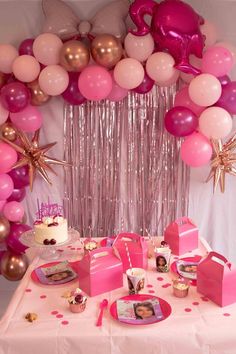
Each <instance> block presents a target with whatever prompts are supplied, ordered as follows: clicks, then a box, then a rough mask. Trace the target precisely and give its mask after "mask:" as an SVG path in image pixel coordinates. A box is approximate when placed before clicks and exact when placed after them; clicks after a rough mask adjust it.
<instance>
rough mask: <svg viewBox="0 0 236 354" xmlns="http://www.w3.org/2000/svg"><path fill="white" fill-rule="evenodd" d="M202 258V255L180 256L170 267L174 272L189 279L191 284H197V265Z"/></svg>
mask: <svg viewBox="0 0 236 354" xmlns="http://www.w3.org/2000/svg"><path fill="white" fill-rule="evenodd" d="M201 259H202V257H201V256H194V257H186V258H180V259H178V260H177V261H175V262H173V263H172V264H171V267H170V269H171V271H172V272H173V273H175V274H178V275H180V276H182V277H184V278H186V279H189V280H190V284H191V285H193V286H196V285H197V266H198V263H199V262H200V260H201Z"/></svg>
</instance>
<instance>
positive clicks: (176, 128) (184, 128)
mask: <svg viewBox="0 0 236 354" xmlns="http://www.w3.org/2000/svg"><path fill="white" fill-rule="evenodd" d="M165 127H166V130H167V131H168V132H169V133H170V134H172V135H174V136H176V137H183V136H187V135H190V134H192V133H193V132H194V131H195V130H196V129H197V127H198V118H197V116H196V115H195V114H194V113H193V112H192V111H190V109H188V108H186V107H173V108H171V109H170V110H169V111H168V112H167V113H166V115H165Z"/></svg>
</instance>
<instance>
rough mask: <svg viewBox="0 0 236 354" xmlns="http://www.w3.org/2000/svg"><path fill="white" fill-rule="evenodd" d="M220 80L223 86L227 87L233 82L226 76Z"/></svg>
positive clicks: (219, 78)
mask: <svg viewBox="0 0 236 354" xmlns="http://www.w3.org/2000/svg"><path fill="white" fill-rule="evenodd" d="M218 80H219V81H220V83H221V86H225V85H227V84H229V83H230V82H231V80H230V78H229V76H228V75H224V76H221V77H218Z"/></svg>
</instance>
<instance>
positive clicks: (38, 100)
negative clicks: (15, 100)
mask: <svg viewBox="0 0 236 354" xmlns="http://www.w3.org/2000/svg"><path fill="white" fill-rule="evenodd" d="M27 86H28V88H29V90H30V94H31V104H32V105H33V106H42V105H43V104H45V103H47V102H48V101H49V100H50V98H51V96H49V95H47V94H46V93H45V92H43V91H42V90H41V88H40V86H39V83H38V80H34V81H32V82H30V83H28V84H27Z"/></svg>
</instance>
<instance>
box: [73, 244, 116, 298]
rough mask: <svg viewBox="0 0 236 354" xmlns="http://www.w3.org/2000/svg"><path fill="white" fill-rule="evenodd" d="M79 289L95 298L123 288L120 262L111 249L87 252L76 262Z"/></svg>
mask: <svg viewBox="0 0 236 354" xmlns="http://www.w3.org/2000/svg"><path fill="white" fill-rule="evenodd" d="M78 277H79V286H80V288H81V289H82V290H83V291H84V292H85V293H86V294H88V295H89V296H96V295H99V294H103V293H106V292H108V291H111V290H114V289H117V288H121V287H122V286H123V268H122V262H121V261H120V259H119V258H118V257H117V256H116V255H115V253H114V250H113V249H112V248H111V247H101V248H99V249H96V250H93V251H91V252H87V253H86V254H85V255H84V258H83V259H82V260H81V261H79V262H78Z"/></svg>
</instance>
